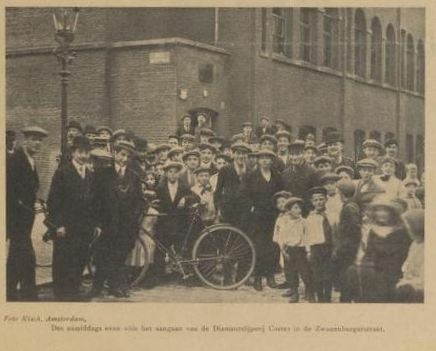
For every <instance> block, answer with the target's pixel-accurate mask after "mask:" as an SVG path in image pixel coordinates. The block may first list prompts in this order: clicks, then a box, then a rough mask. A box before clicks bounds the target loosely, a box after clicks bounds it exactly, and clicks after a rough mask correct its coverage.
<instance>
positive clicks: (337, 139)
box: [325, 131, 355, 169]
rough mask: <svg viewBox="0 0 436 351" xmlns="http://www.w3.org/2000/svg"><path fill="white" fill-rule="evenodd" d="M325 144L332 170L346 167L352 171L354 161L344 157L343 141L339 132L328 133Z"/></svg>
mask: <svg viewBox="0 0 436 351" xmlns="http://www.w3.org/2000/svg"><path fill="white" fill-rule="evenodd" d="M325 143H326V145H327V154H328V156H329V157H330V158H331V159H332V168H333V169H336V168H337V167H339V166H348V167H351V168H353V169H354V167H355V165H354V161H353V160H352V159H351V158H349V157H346V156H344V139H343V138H342V135H341V134H340V133H339V132H337V131H332V132H330V133H328V134H327V137H326V140H325Z"/></svg>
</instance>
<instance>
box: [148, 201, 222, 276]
mask: <svg viewBox="0 0 436 351" xmlns="http://www.w3.org/2000/svg"><path fill="white" fill-rule="evenodd" d="M170 216H171V215H169V214H166V213H158V214H145V215H144V217H170ZM197 220H201V218H200V214H199V211H198V209H196V210H195V212H194V214H193V218H192V221H191V223H190V225H189V227H188V232H187V234H186V236H185V239H184V240H183V245H182V253H185V252H186V250H187V243H188V240H189V239H190V238H191V236H192V235H193V232H192V229H193V227H194V224H195V223H196V221H197ZM224 225H227V224H225V223H217V224H212V225H210V226H207V227H206V228H204V229H203V230H201V232H200V233H199V236H201V235H202V234H203V233H204V232H206V231H209V230H211V229H214V228H218V227H221V226H224ZM140 231H141V232H142V233H144V234H145V235H146V236H147V237H149V238H150V239H151V240H152V241H153V242H154V243H155V244H156V247H157V248H158V249H159V250H161V251H162V252H164V253H165V254H167V255H168V257H169V258H170V259H171V260H172V261H173V262H174V263H175V264H176V265H177V267H178V268H179V270H180V273H181V274H182V277H183V279H186V278H188V277H189V276H190V275H189V274H187V273H186V271H185V269H184V268H183V264H189V265H196V264H198V263H199V262H203V261H210V260H216V259H217V258H219V257H211V258H202V259H195V260H194V259H184V258H181V257H180V256H178V255H177V253H175V252H173V250H171V248H168V247H167V246H165V245H164V244H163V243H162V242H161V241H160V240H159V239H158V238H156V236H154V235H152V234H151V233H150V232H149V231H148V230H146V229H144V228H143V227H141V228H140Z"/></svg>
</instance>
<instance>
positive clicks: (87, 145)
mask: <svg viewBox="0 0 436 351" xmlns="http://www.w3.org/2000/svg"><path fill="white" fill-rule="evenodd" d="M77 149H80V150H85V151H89V150H91V142H90V141H89V139H88V138H87V137H85V136H82V135H78V136H76V137H75V138H74V139H73V145H71V150H77Z"/></svg>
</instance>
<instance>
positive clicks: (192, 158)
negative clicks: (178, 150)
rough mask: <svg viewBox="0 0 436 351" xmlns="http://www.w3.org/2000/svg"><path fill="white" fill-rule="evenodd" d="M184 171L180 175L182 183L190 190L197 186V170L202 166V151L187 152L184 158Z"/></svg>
mask: <svg viewBox="0 0 436 351" xmlns="http://www.w3.org/2000/svg"><path fill="white" fill-rule="evenodd" d="M182 160H183V163H184V165H185V167H184V169H183V170H182V171H181V173H180V182H181V183H183V184H185V185H186V186H187V187H188V188H192V187H193V186H194V184H195V173H194V172H195V170H196V169H197V168H198V167H199V165H200V151H198V150H191V151H188V152H185V153H184V154H183V156H182Z"/></svg>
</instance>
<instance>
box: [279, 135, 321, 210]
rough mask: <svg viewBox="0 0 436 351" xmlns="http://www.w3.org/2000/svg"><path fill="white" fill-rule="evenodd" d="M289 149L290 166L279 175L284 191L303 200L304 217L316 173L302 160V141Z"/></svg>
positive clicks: (293, 144)
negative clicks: (309, 191)
mask: <svg viewBox="0 0 436 351" xmlns="http://www.w3.org/2000/svg"><path fill="white" fill-rule="evenodd" d="M289 149H290V157H291V165H290V166H289V167H288V168H286V169H285V170H284V171H283V172H282V173H281V175H282V179H283V183H284V190H286V191H288V192H290V193H291V194H292V196H296V197H299V198H301V199H303V200H305V205H304V208H303V215H304V216H305V215H307V213H308V212H309V203H308V202H309V199H308V190H309V189H311V188H312V187H313V186H315V184H316V173H315V170H314V169H313V168H312V167H311V166H309V165H308V164H307V163H306V162H305V160H304V158H303V151H304V141H302V140H295V141H294V142H293V143H291V145H290V147H289Z"/></svg>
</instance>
